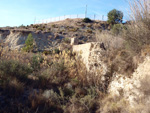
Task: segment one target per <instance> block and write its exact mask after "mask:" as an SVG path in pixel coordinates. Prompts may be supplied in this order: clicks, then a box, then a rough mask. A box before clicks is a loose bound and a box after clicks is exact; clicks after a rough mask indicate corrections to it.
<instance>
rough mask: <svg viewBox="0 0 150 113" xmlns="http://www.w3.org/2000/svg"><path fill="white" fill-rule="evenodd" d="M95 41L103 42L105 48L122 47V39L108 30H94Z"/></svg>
mask: <svg viewBox="0 0 150 113" xmlns="http://www.w3.org/2000/svg"><path fill="white" fill-rule="evenodd" d="M96 41H97V42H103V43H104V46H105V48H106V49H120V48H122V47H123V44H124V39H123V38H121V37H120V36H113V35H112V34H111V33H109V32H108V31H103V32H101V33H100V32H98V31H97V32H96Z"/></svg>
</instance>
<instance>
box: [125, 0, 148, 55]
mask: <svg viewBox="0 0 150 113" xmlns="http://www.w3.org/2000/svg"><path fill="white" fill-rule="evenodd" d="M149 3H150V0H133V1H131V2H129V4H130V18H131V24H130V25H128V26H127V30H125V33H124V37H125V39H126V41H127V43H126V46H127V48H128V49H130V50H131V51H132V52H133V53H139V52H140V51H141V49H142V47H143V46H145V45H149V44H150V40H149V36H150V4H149Z"/></svg>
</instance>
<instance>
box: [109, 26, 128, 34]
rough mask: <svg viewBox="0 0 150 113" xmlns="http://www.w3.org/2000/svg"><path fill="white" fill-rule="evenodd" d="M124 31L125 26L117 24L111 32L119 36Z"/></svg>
mask: <svg viewBox="0 0 150 113" xmlns="http://www.w3.org/2000/svg"><path fill="white" fill-rule="evenodd" d="M123 29H125V26H124V25H122V24H115V25H114V26H113V27H112V29H111V31H112V34H113V35H119V34H120V33H121V32H122V31H123Z"/></svg>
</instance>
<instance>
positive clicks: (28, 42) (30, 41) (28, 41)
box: [22, 33, 34, 52]
mask: <svg viewBox="0 0 150 113" xmlns="http://www.w3.org/2000/svg"><path fill="white" fill-rule="evenodd" d="M33 43H34V39H33V36H32V34H31V33H30V34H29V35H28V37H27V39H26V41H25V47H23V48H22V50H23V51H26V52H30V51H33V48H34V45H33Z"/></svg>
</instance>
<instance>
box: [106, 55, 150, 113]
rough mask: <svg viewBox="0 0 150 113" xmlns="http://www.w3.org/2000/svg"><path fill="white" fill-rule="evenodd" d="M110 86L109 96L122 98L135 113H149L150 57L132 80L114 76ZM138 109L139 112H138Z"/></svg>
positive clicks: (140, 66)
mask: <svg viewBox="0 0 150 113" xmlns="http://www.w3.org/2000/svg"><path fill="white" fill-rule="evenodd" d="M114 75H115V76H114V78H113V80H112V82H111V83H110V85H109V94H111V95H113V96H121V97H122V98H124V99H125V100H126V101H127V102H129V107H130V108H132V109H134V110H135V112H139V113H149V112H150V111H148V110H149V109H148V108H149V106H150V87H149V86H150V82H149V81H150V57H149V56H147V57H146V58H145V61H144V62H143V63H141V64H139V66H138V68H137V69H136V71H135V72H134V73H133V76H132V78H128V77H126V76H123V75H119V74H114ZM137 108H138V110H136V109H137Z"/></svg>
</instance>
